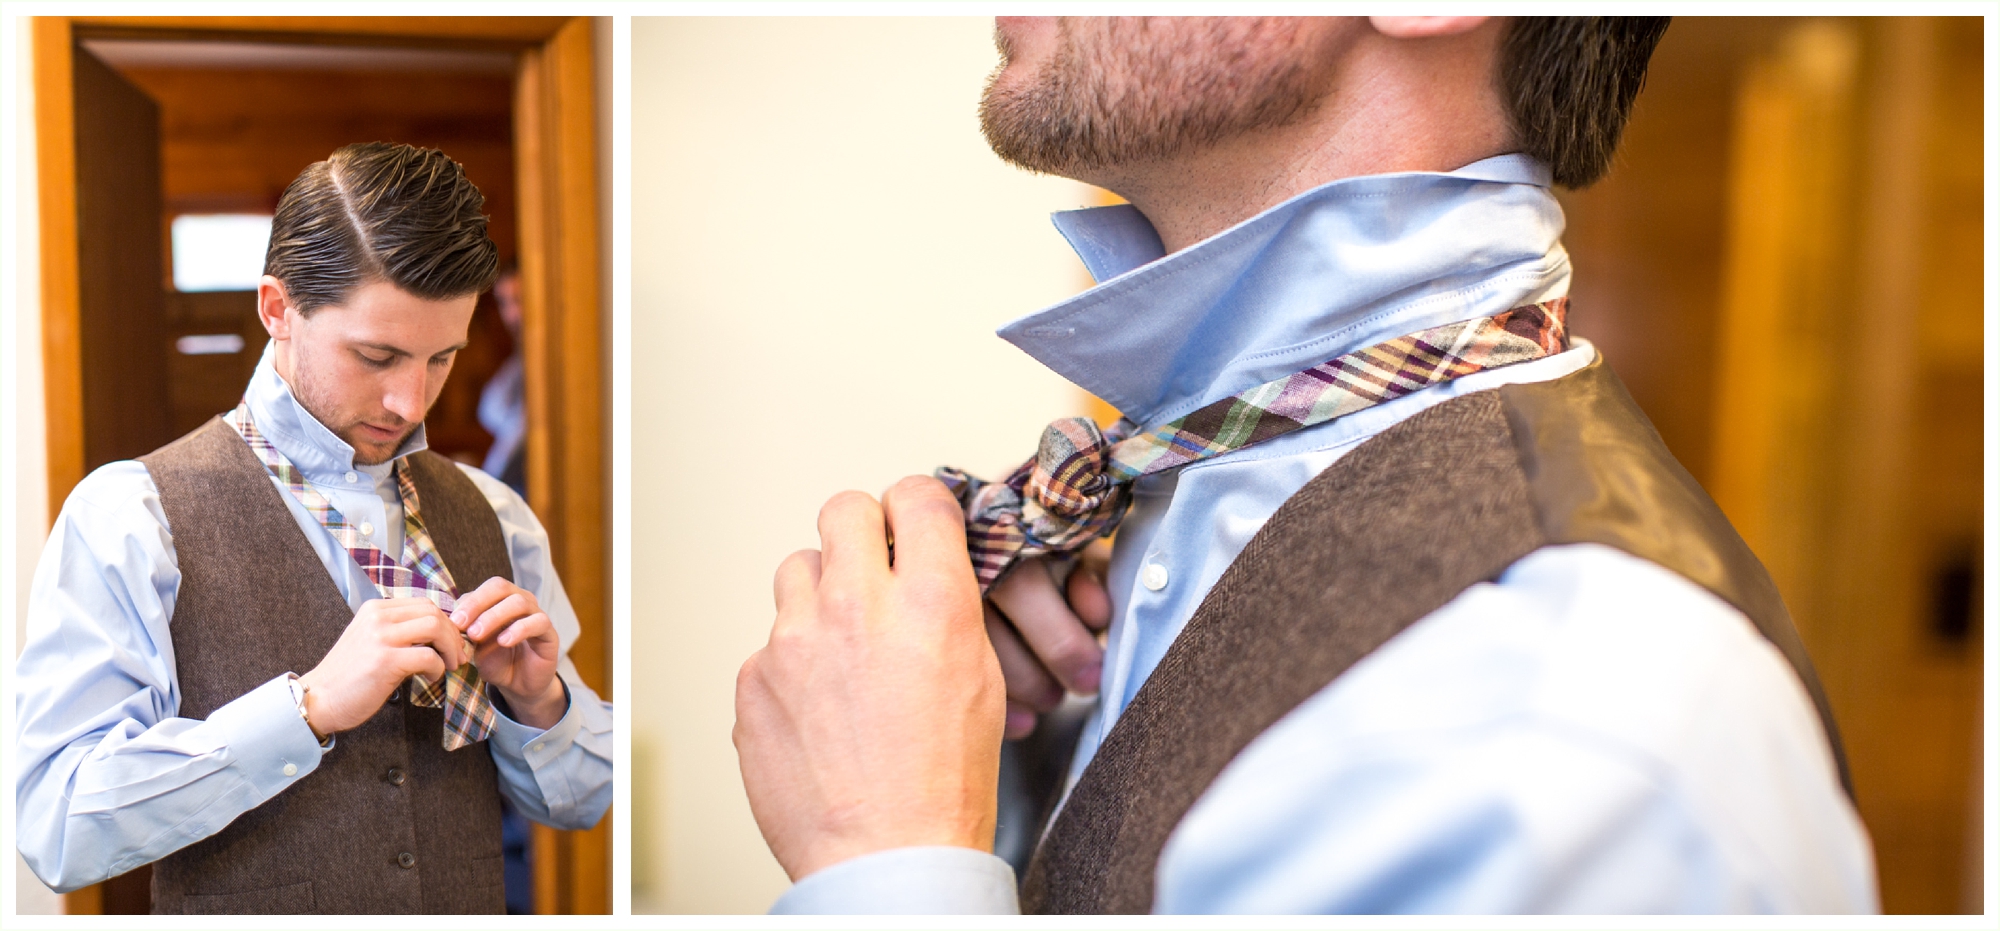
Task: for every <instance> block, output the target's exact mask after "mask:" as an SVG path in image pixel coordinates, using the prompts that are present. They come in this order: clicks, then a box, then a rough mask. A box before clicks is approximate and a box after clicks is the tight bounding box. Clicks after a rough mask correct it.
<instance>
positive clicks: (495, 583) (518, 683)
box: [451, 576, 569, 730]
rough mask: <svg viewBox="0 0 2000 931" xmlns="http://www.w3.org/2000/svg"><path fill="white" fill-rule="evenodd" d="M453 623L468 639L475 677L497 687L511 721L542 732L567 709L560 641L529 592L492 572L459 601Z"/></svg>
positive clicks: (547, 617) (567, 701)
mask: <svg viewBox="0 0 2000 931" xmlns="http://www.w3.org/2000/svg"><path fill="white" fill-rule="evenodd" d="M451 623H452V626H453V627H455V628H457V629H459V630H462V631H465V635H466V636H467V637H468V638H470V639H471V640H472V643H473V654H472V656H471V657H470V658H471V660H472V662H473V663H474V664H476V665H478V667H479V676H480V678H482V679H485V680H486V682H487V684H489V685H491V686H493V687H494V688H496V689H499V690H500V695H501V697H503V698H505V699H507V710H509V711H511V712H513V718H514V720H516V721H519V722H521V723H522V724H526V725H528V726H529V727H535V728H540V729H542V730H547V729H549V728H551V727H554V726H555V725H556V722H558V721H561V720H562V716H563V714H564V713H565V712H567V711H568V710H569V696H568V693H566V692H565V691H563V686H562V683H561V682H560V681H558V680H557V679H556V660H558V659H560V658H561V656H562V645H561V644H560V643H558V642H557V640H556V629H555V625H554V624H553V623H552V622H550V620H549V616H548V615H547V614H544V613H543V612H542V606H541V604H540V603H539V602H537V601H536V600H535V595H534V593H533V592H530V591H528V590H527V589H525V588H522V587H520V586H519V585H515V584H514V583H512V582H509V581H507V580H506V579H503V578H500V577H499V576H494V577H493V578H490V579H487V580H486V584H484V585H481V586H479V587H478V588H476V589H473V590H472V591H471V592H468V593H467V594H466V595H465V597H463V598H460V599H459V600H458V604H457V605H456V606H454V607H453V609H452V612H451Z"/></svg>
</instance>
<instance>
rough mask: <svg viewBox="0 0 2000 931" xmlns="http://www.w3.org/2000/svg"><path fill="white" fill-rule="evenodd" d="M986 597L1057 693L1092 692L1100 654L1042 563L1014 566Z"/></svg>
mask: <svg viewBox="0 0 2000 931" xmlns="http://www.w3.org/2000/svg"><path fill="white" fill-rule="evenodd" d="M987 597H988V598H991V599H992V600H993V603H994V605H995V606H997V607H999V609H1000V613H1002V614H1005V615H1006V616H1007V620H1009V621H1012V622H1013V624H1014V629H1015V630H1017V631H1020V633H1021V638H1022V639H1023V640H1025V641H1027V644H1028V649H1030V650H1032V651H1034V654H1035V657H1036V658H1038V659H1040V660H1041V661H1042V665H1043V666H1046V667H1048V670H1049V672H1051V673H1053V674H1054V675H1055V677H1056V681H1057V682H1060V683H1062V686H1063V688H1066V689H1068V690H1070V691H1072V692H1075V693H1077V694H1079V695H1092V694H1095V693H1096V692H1097V682H1098V679H1099V678H1100V677H1101V676H1102V675H1103V670H1104V649H1103V648H1102V647H1100V646H1098V645H1097V638H1096V637H1095V636H1094V635H1092V634H1091V632H1090V629H1089V628H1087V627H1085V626H1084V623H1083V620H1082V619H1081V618H1078V617H1077V616H1076V614H1075V613H1074V612H1072V611H1071V610H1070V609H1069V603H1068V602H1066V601H1064V600H1063V596H1062V593H1061V592H1058V591H1057V590H1056V582H1055V579H1054V578H1051V577H1050V576H1049V568H1048V563H1047V562H1046V561H1044V560H1041V559H1031V560H1027V561H1025V562H1023V563H1022V564H1021V565H1018V566H1015V567H1014V569H1013V571H1011V572H1009V573H1007V575H1006V576H1005V577H1003V578H1002V579H1001V580H1000V584H998V585H995V586H994V587H993V589H992V590H991V591H989V592H987Z"/></svg>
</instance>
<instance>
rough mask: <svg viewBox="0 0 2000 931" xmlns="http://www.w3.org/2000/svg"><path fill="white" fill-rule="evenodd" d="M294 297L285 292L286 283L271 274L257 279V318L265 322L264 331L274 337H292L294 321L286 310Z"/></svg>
mask: <svg viewBox="0 0 2000 931" xmlns="http://www.w3.org/2000/svg"><path fill="white" fill-rule="evenodd" d="M291 305H292V299H291V297H290V296H289V295H287V294H285V283H284V282H282V281H279V280H278V279H276V278H273V277H271V276H270V275H265V276H264V277H263V278H260V279H258V281H257V320H258V322H260V323H262V324H264V332H266V333H269V334H271V338H272V339H291V338H292V321H291V318H290V317H288V316H286V314H285V311H286V310H288V309H290V308H291Z"/></svg>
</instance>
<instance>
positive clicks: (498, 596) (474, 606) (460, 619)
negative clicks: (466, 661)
mask: <svg viewBox="0 0 2000 931" xmlns="http://www.w3.org/2000/svg"><path fill="white" fill-rule="evenodd" d="M521 591H522V589H521V587H520V586H518V585H515V584H514V583H512V582H509V581H507V580H506V579H503V578H501V577H499V576H497V575H496V576H494V577H493V578H490V579H487V580H486V581H485V582H483V583H481V584H480V586H479V587H478V588H475V589H473V590H472V591H470V592H467V593H466V594H465V596H464V597H462V598H460V599H458V604H456V605H453V606H452V609H451V622H452V623H453V624H456V625H457V626H458V628H459V629H460V630H469V629H470V628H471V627H472V625H473V624H474V623H475V622H477V621H478V620H479V616H480V615H482V614H485V613H486V612H488V611H491V610H493V606H494V605H497V604H499V603H500V602H502V601H504V600H506V599H507V598H508V597H510V596H512V595H514V594H516V593H519V592H521ZM479 636H480V635H479V634H473V639H475V640H477V639H479Z"/></svg>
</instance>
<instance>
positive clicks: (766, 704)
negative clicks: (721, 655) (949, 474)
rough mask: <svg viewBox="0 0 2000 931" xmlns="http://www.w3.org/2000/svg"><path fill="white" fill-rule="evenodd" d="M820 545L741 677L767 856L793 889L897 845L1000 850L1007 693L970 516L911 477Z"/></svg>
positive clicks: (856, 499)
mask: <svg viewBox="0 0 2000 931" xmlns="http://www.w3.org/2000/svg"><path fill="white" fill-rule="evenodd" d="M885 518H886V527H885V525H884V522H885ZM888 533H893V534H894V537H895V541H896V550H895V565H894V566H893V567H891V566H890V564H889V549H888V546H887V543H886V537H887V534H888ZM819 534H820V545H821V546H822V547H823V550H803V551H800V552H797V553H793V554H792V555H791V556H790V557H788V558H787V559H786V560H785V561H784V563H783V564H782V565H780V566H779V567H778V573H777V578H776V580H775V582H774V586H773V587H774V589H775V592H776V597H777V606H778V615H777V620H776V621H775V622H774V623H773V624H772V625H771V639H770V642H769V643H768V644H766V645H765V647H764V648H763V649H762V650H759V651H757V652H756V653H755V654H753V655H751V657H750V659H749V660H748V661H747V662H745V663H744V664H743V669H742V671H741V672H739V673H738V674H737V677H736V732H735V739H736V752H737V754H738V756H739V758H740V761H741V763H742V767H743V786H744V788H745V789H746V790H747V791H748V793H749V796H750V810H751V812H752V813H753V814H755V815H756V817H757V826H758V827H759V828H760V829H762V830H763V832H764V841H765V842H766V843H768V844H769V845H770V847H771V852H772V853H773V854H775V855H776V856H777V858H778V862H779V864H781V865H782V866H784V868H785V871H786V872H787V873H789V874H791V876H792V878H793V879H801V878H804V877H805V876H807V875H809V874H811V873H813V872H816V871H818V870H820V869H822V868H824V867H827V866H831V865H833V864H835V863H838V862H840V861H842V860H847V859H850V858H853V857H857V856H861V855H862V854H866V853H872V852H875V851H878V850H887V849H891V848H896V847H910V846H929V845H949V846H959V847H971V848H974V849H978V850H991V849H992V847H993V822H994V817H995V813H994V807H995V797H996V796H995V793H996V792H997V783H998V780H999V772H1000V737H1001V728H1002V723H1003V719H1004V717H1005V713H1006V712H1005V705H1006V693H1005V691H1004V685H1003V683H1002V681H1001V677H1000V664H999V662H998V661H997V660H996V659H995V658H994V655H993V649H992V647H991V646H990V645H989V644H988V642H987V639H986V637H985V636H983V635H982V632H981V616H980V599H979V587H978V583H977V582H976V581H975V580H974V579H973V575H972V563H971V561H970V560H969V559H967V558H966V551H965V514H964V512H963V511H961V510H960V509H959V506H958V502H957V501H956V500H954V499H953V498H952V496H951V494H950V493H949V492H948V491H946V490H945V488H944V486H943V485H941V484H939V483H938V482H937V481H936V480H934V479H930V478H923V477H911V478H906V479H903V480H902V481H900V482H898V483H896V485H895V486H894V487H892V488H890V489H889V491H888V493H887V494H885V495H883V496H882V502H881V504H879V505H878V504H877V503H876V502H875V499H873V498H870V497H868V496H867V495H865V494H862V493H860V492H845V493H843V494H840V495H836V496H834V497H833V499H832V500H830V501H828V502H827V503H826V506H825V507H823V508H821V509H820V513H819Z"/></svg>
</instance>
